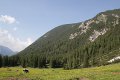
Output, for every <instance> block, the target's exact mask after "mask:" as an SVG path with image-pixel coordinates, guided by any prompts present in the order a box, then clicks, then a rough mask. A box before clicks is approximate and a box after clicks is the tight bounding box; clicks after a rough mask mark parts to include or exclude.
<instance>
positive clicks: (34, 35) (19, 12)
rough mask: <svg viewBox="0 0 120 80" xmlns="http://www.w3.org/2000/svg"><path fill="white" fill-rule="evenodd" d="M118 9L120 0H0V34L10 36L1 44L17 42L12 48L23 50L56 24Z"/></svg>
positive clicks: (0, 43) (74, 21) (9, 44)
mask: <svg viewBox="0 0 120 80" xmlns="http://www.w3.org/2000/svg"><path fill="white" fill-rule="evenodd" d="M118 8H120V0H0V18H1V19H2V20H0V29H1V30H0V31H1V33H0V34H1V35H2V36H3V34H4V35H6V36H7V37H9V38H5V39H6V40H4V37H3V38H2V37H1V39H2V40H1V42H0V45H4V46H7V47H10V46H12V45H13V44H14V46H15V45H16V46H18V47H14V48H12V47H11V49H12V50H14V51H20V50H22V49H24V48H25V47H26V46H28V45H29V44H31V43H32V42H33V41H35V40H36V39H38V38H39V37H40V36H42V35H43V34H45V33H46V32H47V31H49V30H51V29H53V28H54V27H56V26H59V25H62V24H68V23H76V22H81V21H84V20H87V19H90V18H92V17H94V16H95V15H96V14H97V13H99V12H102V11H106V10H112V9H118ZM3 19H5V20H6V19H7V21H5V20H3ZM9 21H13V22H11V23H10V22H9ZM5 31H6V32H5ZM10 36H11V37H10ZM12 38H13V40H12V41H7V40H9V39H12ZM5 42H7V43H5ZM14 42H15V43H14ZM23 45H24V46H23Z"/></svg>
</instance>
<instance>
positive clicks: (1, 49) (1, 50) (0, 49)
mask: <svg viewBox="0 0 120 80" xmlns="http://www.w3.org/2000/svg"><path fill="white" fill-rule="evenodd" d="M0 54H2V55H9V56H10V55H13V54H14V52H13V51H12V50H11V49H9V48H8V47H5V46H2V45H0Z"/></svg>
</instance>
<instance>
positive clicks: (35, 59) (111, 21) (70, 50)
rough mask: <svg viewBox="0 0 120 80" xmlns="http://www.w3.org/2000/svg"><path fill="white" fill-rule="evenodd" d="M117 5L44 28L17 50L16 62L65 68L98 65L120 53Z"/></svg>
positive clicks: (119, 11) (119, 21)
mask: <svg viewBox="0 0 120 80" xmlns="http://www.w3.org/2000/svg"><path fill="white" fill-rule="evenodd" d="M119 33H120V9H115V10H108V11H105V12H101V13H99V14H97V15H96V16H95V17H94V18H92V19H89V20H86V21H84V22H80V23H74V24H65V25H61V26H58V27H56V28H54V29H53V30H51V31H49V32H47V33H46V34H44V35H43V36H42V37H40V38H39V39H38V40H37V41H35V42H34V43H33V44H32V45H30V46H29V47H27V48H26V49H25V50H23V51H21V52H20V53H19V54H18V55H16V56H19V58H20V59H19V60H18V63H19V64H21V65H22V66H24V67H25V66H30V67H39V68H42V67H53V68H57V67H64V68H65V69H71V68H81V67H90V66H100V65H105V64H108V61H109V60H110V59H112V58H114V57H117V56H119V55H120V52H119V51H120V49H119V48H120V34H119Z"/></svg>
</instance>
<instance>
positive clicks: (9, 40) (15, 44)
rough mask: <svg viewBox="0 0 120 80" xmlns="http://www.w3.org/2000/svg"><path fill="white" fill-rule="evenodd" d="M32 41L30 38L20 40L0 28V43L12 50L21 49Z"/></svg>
mask: <svg viewBox="0 0 120 80" xmlns="http://www.w3.org/2000/svg"><path fill="white" fill-rule="evenodd" d="M32 42H33V41H32V40H31V38H28V39H27V40H26V41H22V40H20V39H19V38H15V37H14V36H13V35H11V34H10V33H9V32H8V31H7V30H4V29H0V45H3V46H6V47H9V48H10V49H12V50H13V51H21V50H23V49H24V48H26V47H27V46H29V45H30V44H32Z"/></svg>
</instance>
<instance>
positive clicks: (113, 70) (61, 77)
mask: <svg viewBox="0 0 120 80" xmlns="http://www.w3.org/2000/svg"><path fill="white" fill-rule="evenodd" d="M28 69H29V71H30V72H29V73H24V72H23V68H21V67H8V68H0V80H120V63H119V64H113V65H107V66H101V67H94V68H83V69H73V70H63V69H62V68H58V69H38V68H28Z"/></svg>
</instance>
